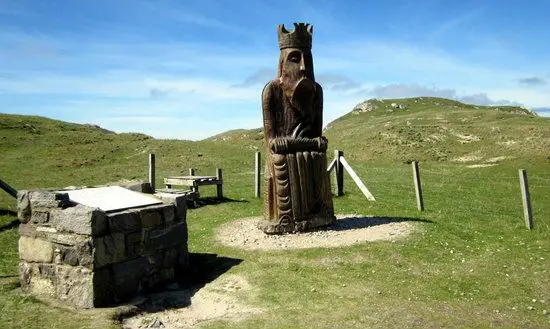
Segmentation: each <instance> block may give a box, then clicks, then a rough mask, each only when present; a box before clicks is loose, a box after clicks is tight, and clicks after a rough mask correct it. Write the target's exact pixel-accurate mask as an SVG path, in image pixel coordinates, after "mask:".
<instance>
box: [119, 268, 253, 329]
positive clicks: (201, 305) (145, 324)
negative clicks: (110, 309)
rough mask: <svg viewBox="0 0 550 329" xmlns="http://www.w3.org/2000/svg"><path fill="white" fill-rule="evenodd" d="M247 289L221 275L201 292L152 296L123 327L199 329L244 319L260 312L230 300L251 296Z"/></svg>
mask: <svg viewBox="0 0 550 329" xmlns="http://www.w3.org/2000/svg"><path fill="white" fill-rule="evenodd" d="M250 290H251V287H250V285H249V284H248V282H247V281H246V279H244V278H243V277H241V276H238V275H222V276H220V277H219V278H218V279H216V280H215V281H213V282H211V283H209V284H207V285H205V286H204V287H203V288H201V289H200V290H192V289H189V290H174V291H167V292H162V293H158V294H155V295H151V296H149V298H150V302H148V303H147V304H146V305H145V306H144V308H145V309H144V312H143V313H142V314H138V315H136V316H134V317H130V318H128V319H125V320H124V321H123V323H122V328H123V329H138V328H139V329H142V328H167V329H170V328H174V329H180V328H199V327H200V326H201V325H202V324H205V323H207V322H210V321H217V320H225V321H239V320H243V319H246V318H247V317H248V316H250V315H253V314H259V313H261V312H262V310H261V309H257V308H253V307H249V306H247V305H244V304H242V303H240V302H239V301H238V300H237V299H236V298H235V297H232V295H234V294H236V293H239V292H240V291H246V292H247V293H250Z"/></svg>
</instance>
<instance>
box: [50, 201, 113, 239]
mask: <svg viewBox="0 0 550 329" xmlns="http://www.w3.org/2000/svg"><path fill="white" fill-rule="evenodd" d="M50 223H51V225H52V226H53V227H55V228H56V229H57V230H58V231H61V232H72V233H78V234H86V235H92V236H100V235H104V234H106V233H107V230H108V226H107V217H106V215H105V212H103V211H101V210H99V209H94V208H90V207H86V206H83V205H76V206H74V207H69V208H66V209H53V210H51V212H50Z"/></svg>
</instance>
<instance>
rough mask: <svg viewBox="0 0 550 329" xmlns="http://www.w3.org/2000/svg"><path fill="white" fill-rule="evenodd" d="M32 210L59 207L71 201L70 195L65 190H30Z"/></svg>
mask: <svg viewBox="0 0 550 329" xmlns="http://www.w3.org/2000/svg"><path fill="white" fill-rule="evenodd" d="M29 201H30V205H31V210H32V211H35V210H37V209H44V208H45V209H51V208H57V207H59V206H60V205H64V204H65V203H68V202H69V195H68V194H67V193H63V192H54V191H31V192H29Z"/></svg>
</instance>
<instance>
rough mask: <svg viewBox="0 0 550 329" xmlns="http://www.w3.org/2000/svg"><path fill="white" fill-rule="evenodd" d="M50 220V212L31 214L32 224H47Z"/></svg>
mask: <svg viewBox="0 0 550 329" xmlns="http://www.w3.org/2000/svg"><path fill="white" fill-rule="evenodd" d="M49 219H50V213H49V212H48V211H33V212H32V213H31V223H33V224H46V223H47V222H48V221H49Z"/></svg>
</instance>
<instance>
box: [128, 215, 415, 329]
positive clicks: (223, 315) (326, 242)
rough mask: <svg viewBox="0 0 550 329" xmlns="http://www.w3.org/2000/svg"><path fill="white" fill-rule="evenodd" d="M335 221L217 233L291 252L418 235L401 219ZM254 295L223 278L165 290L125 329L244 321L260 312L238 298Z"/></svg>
mask: <svg viewBox="0 0 550 329" xmlns="http://www.w3.org/2000/svg"><path fill="white" fill-rule="evenodd" d="M337 218H338V219H337V220H336V222H335V223H334V224H333V225H331V226H329V227H326V228H322V229H317V230H315V231H312V232H307V233H298V234H285V235H266V234H264V233H263V232H262V231H261V230H260V229H258V228H257V227H256V224H257V222H258V221H259V220H260V218H259V217H254V218H244V219H239V220H236V221H233V222H230V223H227V224H225V225H223V226H221V227H220V228H219V229H218V230H217V234H216V239H217V241H218V242H220V243H222V244H225V245H229V246H232V247H237V248H244V249H253V250H289V249H303V248H316V247H340V246H349V245H353V244H357V243H363V242H368V241H378V240H394V239H397V238H400V237H404V236H407V235H408V234H409V233H411V232H413V231H414V229H415V225H414V224H413V223H412V222H409V221H406V220H403V219H396V218H379V217H372V216H362V215H341V216H337ZM241 292H244V293H246V294H250V293H254V291H253V288H252V287H251V286H250V285H249V284H248V282H247V281H246V279H245V278H243V277H242V276H238V275H221V276H220V277H218V278H217V279H216V280H214V281H212V282H210V283H208V284H206V285H205V286H204V287H202V288H201V289H199V290H197V289H187V290H181V289H178V288H177V287H175V288H174V289H173V290H168V291H164V292H161V293H158V294H154V295H150V296H148V299H149V301H148V302H147V303H145V304H144V305H143V306H142V308H143V313H141V314H138V315H136V316H133V317H130V318H127V319H125V320H124V321H123V323H122V328H124V329H142V328H167V329H168V328H174V329H179V328H199V327H200V326H201V325H203V324H206V323H208V322H211V321H217V320H224V321H240V320H243V319H246V318H247V317H249V316H251V315H255V314H260V313H262V310H261V309H258V308H254V307H250V306H248V305H245V304H243V303H242V302H240V301H239V300H238V299H237V298H236V296H235V295H238V294H239V293H241Z"/></svg>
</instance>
